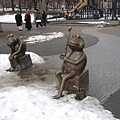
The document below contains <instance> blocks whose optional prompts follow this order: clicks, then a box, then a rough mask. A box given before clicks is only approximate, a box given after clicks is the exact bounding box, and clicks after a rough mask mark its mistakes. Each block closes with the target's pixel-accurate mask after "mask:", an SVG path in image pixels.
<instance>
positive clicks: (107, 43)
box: [0, 25, 120, 119]
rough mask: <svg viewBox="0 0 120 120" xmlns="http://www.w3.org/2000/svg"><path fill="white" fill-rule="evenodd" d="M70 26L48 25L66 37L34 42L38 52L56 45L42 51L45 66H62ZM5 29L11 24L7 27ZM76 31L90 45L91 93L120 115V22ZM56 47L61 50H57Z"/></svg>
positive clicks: (46, 30)
mask: <svg viewBox="0 0 120 120" xmlns="http://www.w3.org/2000/svg"><path fill="white" fill-rule="evenodd" d="M67 27H68V26H65V25H64V26H59V25H52V26H51V25H48V27H47V28H46V29H45V30H43V31H44V32H49V31H51V32H53V31H55V32H57V31H61V32H63V33H65V37H64V38H62V39H63V40H61V39H57V40H56V41H50V42H47V43H43V44H42V45H40V46H35V48H36V53H37V52H38V54H39V55H40V54H42V53H45V51H44V52H43V51H42V50H41V51H42V52H41V53H40V48H39V47H41V46H46V47H45V48H47V51H48V50H49V49H50V48H51V46H52V47H53V46H55V45H56V46H57V47H56V48H55V49H54V50H53V51H52V50H51V52H50V53H46V54H42V56H43V58H44V59H45V64H44V65H43V66H42V67H43V68H44V69H52V70H58V69H60V67H61V64H62V61H61V60H60V58H59V54H60V53H63V52H64V50H62V49H64V47H63V46H64V45H65V44H66V38H67ZM5 29H8V28H7V27H5ZM76 33H80V35H81V36H82V37H83V39H84V40H85V42H86V44H87V43H88V42H89V45H87V47H86V48H85V49H84V51H85V53H86V55H87V58H88V63H87V66H86V68H87V69H89V79H90V83H89V95H90V96H93V97H96V98H97V99H98V100H99V101H100V103H101V104H103V106H104V107H105V108H106V109H108V110H110V111H111V112H112V113H113V114H114V115H115V117H117V118H119V119H120V114H119V111H120V107H119V106H120V91H119V90H120V62H119V60H120V34H119V33H120V26H111V27H103V28H94V27H93V26H91V27H83V26H76V27H75V26H73V33H72V34H73V35H74V34H76ZM60 40H61V41H60ZM64 40H65V42H64ZM92 40H94V41H92ZM91 43H93V44H91ZM57 44H58V45H57ZM48 46H49V47H48ZM58 46H59V47H58ZM61 46H62V47H61ZM0 47H1V46H0ZM33 48H34V47H33ZM57 48H58V51H57V50H56V49H57ZM60 48H61V50H60ZM31 49H32V47H31V48H29V50H31ZM42 49H43V47H42ZM56 51H57V52H56ZM34 52H35V51H34Z"/></svg>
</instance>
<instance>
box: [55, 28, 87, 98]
mask: <svg viewBox="0 0 120 120" xmlns="http://www.w3.org/2000/svg"><path fill="white" fill-rule="evenodd" d="M70 30H71V28H69V33H70ZM69 38H70V34H69V37H68V41H67V45H66V46H69V48H70V49H71V50H72V51H71V52H70V54H69V55H68V56H66V55H60V58H61V59H62V60H63V61H64V62H63V65H62V67H61V70H60V71H58V72H56V73H55V75H56V77H57V79H58V81H59V84H60V88H59V91H58V94H57V95H56V96H54V97H53V98H54V99H59V98H60V97H62V96H63V95H62V92H63V90H64V88H65V84H66V82H67V81H68V80H70V79H72V78H74V77H75V76H77V75H80V74H81V73H82V72H83V71H84V69H85V67H86V64H87V57H86V54H85V53H84V51H83V48H84V46H85V44H84V40H83V39H82V38H81V37H80V35H75V36H73V39H72V40H69ZM62 75H63V76H62Z"/></svg>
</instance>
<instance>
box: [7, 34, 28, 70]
mask: <svg viewBox="0 0 120 120" xmlns="http://www.w3.org/2000/svg"><path fill="white" fill-rule="evenodd" d="M7 37H8V41H7V45H8V46H9V47H10V51H11V53H10V56H9V61H10V64H11V68H9V69H8V70H7V71H18V70H19V69H20V61H19V58H20V57H22V56H24V55H25V52H26V44H25V43H24V42H22V41H20V40H19V39H18V38H17V37H15V35H13V34H9V35H8V36H7ZM14 61H16V63H17V65H16V66H14Z"/></svg>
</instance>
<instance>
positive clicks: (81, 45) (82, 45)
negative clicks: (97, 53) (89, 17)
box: [79, 41, 85, 49]
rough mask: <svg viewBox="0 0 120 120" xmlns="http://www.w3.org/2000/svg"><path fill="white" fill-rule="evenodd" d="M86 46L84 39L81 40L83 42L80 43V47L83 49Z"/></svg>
mask: <svg viewBox="0 0 120 120" xmlns="http://www.w3.org/2000/svg"><path fill="white" fill-rule="evenodd" d="M84 47H85V44H84V42H83V41H81V42H80V43H79V48H81V49H83V48H84Z"/></svg>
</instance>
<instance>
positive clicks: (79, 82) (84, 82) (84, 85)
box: [65, 69, 89, 96]
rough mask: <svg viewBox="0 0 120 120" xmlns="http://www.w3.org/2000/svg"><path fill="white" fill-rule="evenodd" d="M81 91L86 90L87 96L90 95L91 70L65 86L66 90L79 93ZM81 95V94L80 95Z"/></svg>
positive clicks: (85, 71)
mask: <svg viewBox="0 0 120 120" xmlns="http://www.w3.org/2000/svg"><path fill="white" fill-rule="evenodd" d="M81 89H83V90H84V92H85V96H87V95H88V90H89V70H88V69H87V70H84V71H83V73H82V74H81V75H78V76H75V77H74V78H73V79H70V80H69V81H67V82H66V84H65V90H67V91H71V92H76V94H77V93H79V92H80V91H81ZM79 94H80V93H79Z"/></svg>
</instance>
